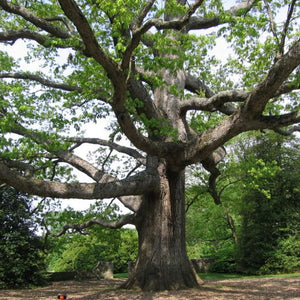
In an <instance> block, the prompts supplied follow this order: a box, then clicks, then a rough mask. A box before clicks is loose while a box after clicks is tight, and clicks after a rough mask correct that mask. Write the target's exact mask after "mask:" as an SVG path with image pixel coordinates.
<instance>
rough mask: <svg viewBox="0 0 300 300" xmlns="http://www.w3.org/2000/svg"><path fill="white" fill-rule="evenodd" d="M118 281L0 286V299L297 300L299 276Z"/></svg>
mask: <svg viewBox="0 0 300 300" xmlns="http://www.w3.org/2000/svg"><path fill="white" fill-rule="evenodd" d="M122 282H123V280H122V279H114V280H100V281H81V282H80V281H65V282H54V283H53V284H52V285H49V286H47V287H43V288H38V289H34V290H2V291H1V290H0V299H7V300H17V299H41V300H50V299H51V300H53V299H57V294H58V293H66V294H68V298H67V299H68V300H72V299H73V300H75V299H76V300H79V299H82V300H83V299H84V300H87V299H89V300H92V299H101V300H104V299H108V300H115V299H118V300H129V299H130V300H131V299H133V300H152V299H161V300H164V299H165V300H167V299H168V300H175V299H180V300H185V299H189V300H190V299H192V300H196V299H197V300H202V299H203V300H204V299H205V300H207V299H209V300H210V299H212V300H215V299H216V300H223V299H226V300H242V299H251V300H256V299H259V300H261V299H269V300H275V299H276V300H277V299H278V300H281V299H289V300H292V299H293V300H294V299H298V300H300V277H292V278H262V279H226V280H206V282H205V284H204V285H203V286H202V287H201V288H200V289H192V290H184V291H173V292H168V291H165V292H159V293H142V292H137V291H124V290H119V289H117V287H118V286H119V285H120V283H122Z"/></svg>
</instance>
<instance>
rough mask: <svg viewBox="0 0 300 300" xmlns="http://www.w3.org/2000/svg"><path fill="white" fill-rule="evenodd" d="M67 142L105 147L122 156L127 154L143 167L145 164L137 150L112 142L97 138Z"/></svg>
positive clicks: (79, 138) (75, 139)
mask: <svg viewBox="0 0 300 300" xmlns="http://www.w3.org/2000/svg"><path fill="white" fill-rule="evenodd" d="M67 141H69V142H72V143H78V144H84V143H88V144H94V145H100V146H106V147H109V148H111V149H113V150H116V151H118V152H120V153H124V154H127V155H129V156H131V157H133V158H135V159H136V160H137V161H139V162H140V163H142V164H143V165H145V164H146V159H145V157H144V156H143V155H142V154H140V153H139V152H138V151H137V150H135V149H133V148H130V147H125V146H122V145H119V144H117V143H114V142H110V141H107V140H103V139H98V138H83V137H78V138H68V139H67Z"/></svg>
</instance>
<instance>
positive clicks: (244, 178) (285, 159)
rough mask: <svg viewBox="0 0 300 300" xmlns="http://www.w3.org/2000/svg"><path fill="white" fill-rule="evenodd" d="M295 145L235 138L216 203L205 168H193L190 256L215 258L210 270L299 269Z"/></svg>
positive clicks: (268, 138) (272, 138) (272, 137)
mask: <svg viewBox="0 0 300 300" xmlns="http://www.w3.org/2000/svg"><path fill="white" fill-rule="evenodd" d="M298 144H299V142H298V139H295V141H292V140H291V139H290V138H286V137H283V136H280V135H278V134H271V133H264V134H263V135H257V134H256V135H253V134H251V135H250V134H247V135H245V134H244V135H242V136H241V137H239V138H237V139H235V141H234V142H233V143H232V144H230V146H228V148H227V149H228V152H229V153H228V159H227V160H226V162H224V163H222V166H220V168H222V175H221V176H220V177H219V178H218V181H217V184H216V194H217V197H215V198H218V199H219V201H220V204H219V205H216V204H215V203H214V201H213V199H214V198H213V197H212V195H211V194H210V190H209V188H208V187H207V184H206V182H207V179H206V178H205V176H204V177H203V174H204V172H203V170H198V169H197V168H193V170H192V174H193V175H194V180H192V183H191V187H189V188H188V189H187V207H188V208H189V209H188V213H187V243H188V249H189V250H190V251H189V254H192V255H193V256H192V257H207V256H208V257H213V258H214V259H215V263H214V264H213V265H212V266H211V270H214V271H218V272H232V271H236V270H238V271H239V272H244V273H248V274H254V273H255V274H258V273H276V272H291V271H295V270H297V269H299V241H300V238H299V217H300V209H299V201H298V199H299V188H298V182H299V172H298V170H299V163H300V160H299V146H298ZM200 175H202V177H201V176H200ZM228 215H230V216H232V220H233V221H234V223H233V224H234V228H235V234H236V239H235V238H234V237H233V235H232V230H231V224H229V223H228V222H227V221H228V219H227V216H228Z"/></svg>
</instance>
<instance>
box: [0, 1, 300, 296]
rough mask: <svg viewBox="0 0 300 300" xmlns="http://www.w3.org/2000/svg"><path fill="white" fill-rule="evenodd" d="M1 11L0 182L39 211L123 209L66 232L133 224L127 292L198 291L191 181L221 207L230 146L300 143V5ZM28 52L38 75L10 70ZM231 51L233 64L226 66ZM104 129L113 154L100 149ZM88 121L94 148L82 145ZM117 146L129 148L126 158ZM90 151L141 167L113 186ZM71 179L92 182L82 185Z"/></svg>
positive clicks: (44, 4) (23, 6) (22, 6)
mask: <svg viewBox="0 0 300 300" xmlns="http://www.w3.org/2000/svg"><path fill="white" fill-rule="evenodd" d="M0 8H1V10H0V16H1V21H0V26H1V32H0V41H1V42H2V43H4V44H5V48H2V49H4V50H3V51H1V52H0V61H1V70H0V78H1V82H0V90H1V93H0V128H1V136H0V146H1V156H0V180H1V181H2V182H3V183H5V184H8V185H11V186H14V187H15V188H16V189H18V190H20V191H23V192H26V193H30V194H35V195H39V196H43V197H57V198H74V199H104V198H112V197H116V198H118V200H119V201H120V202H121V203H123V204H124V205H125V206H126V207H127V208H128V209H130V210H131V211H132V213H131V214H128V215H125V216H124V217H122V218H120V219H118V220H116V221H113V222H108V221H103V220H102V219H101V216H99V218H94V219H92V220H90V221H89V222H87V223H85V224H81V225H74V226H71V225H70V226H65V227H64V229H63V230H62V232H65V231H67V230H68V229H70V228H74V229H76V228H77V229H80V228H84V227H86V226H90V225H93V224H100V225H103V226H107V227H110V228H118V227H121V226H123V225H125V224H134V225H135V226H136V228H137V231H138V234H139V253H138V259H137V262H136V265H135V268H134V271H133V272H132V273H131V275H130V278H129V279H128V281H127V282H126V284H125V287H128V288H131V287H140V288H142V289H143V290H164V289H180V288H185V287H195V286H198V284H199V280H198V278H197V276H196V274H195V273H194V271H193V269H192V267H191V265H190V263H189V261H188V257H187V255H186V246H185V197H184V190H185V168H186V167H187V166H189V165H191V164H202V165H203V166H204V168H205V169H207V170H208V171H209V172H211V177H210V180H209V184H210V191H211V193H212V195H213V194H214V189H215V180H216V178H217V176H218V175H219V171H218V169H217V167H216V164H217V163H218V161H220V160H221V159H222V158H223V157H224V155H225V150H224V147H223V146H224V144H225V143H226V142H227V141H229V140H230V139H231V138H233V137H234V136H236V135H238V134H239V133H241V132H244V131H250V130H263V129H264V130H266V129H270V130H276V131H280V132H281V133H291V132H293V131H295V130H297V125H296V124H297V123H298V122H299V121H300V113H299V111H298V106H297V105H298V104H297V101H298V97H299V95H298V94H297V93H298V92H297V89H299V84H300V77H299V64H300V40H299V31H298V29H299V22H298V21H299V20H298V19H299V3H298V2H297V1H295V0H290V1H277V2H275V1H274V2H273V1H267V0H265V1H256V0H248V1H242V2H238V3H234V2H232V3H231V6H230V7H224V5H223V3H222V1H220V0H211V1H210V0H208V1H203V0H196V1H185V0H165V1H154V0H144V1H137V0H122V1H121V0H116V1H106V0H76V1H75V0H33V1H27V0H24V1H23V0H22V1H13V0H12V1H7V0H0ZM20 39H21V40H24V41H26V44H27V45H28V49H29V51H28V52H27V54H26V51H24V56H26V60H25V61H26V62H27V64H31V67H32V68H31V70H32V71H30V72H29V71H26V72H25V71H24V62H23V63H22V64H21V65H20V64H19V63H18V61H17V60H15V59H13V58H12V57H11V56H12V54H13V53H14V51H16V50H14V49H15V48H14V47H17V46H18V45H19V40H20ZM226 45H228V46H230V47H231V49H232V50H231V52H230V53H231V55H230V57H229V58H228V60H226V61H225V60H224V59H222V60H218V54H217V53H220V52H226V51H227V49H226ZM216 50H219V52H216ZM66 53H68V55H66ZM214 55H215V56H214ZM222 57H223V56H222ZM37 60H40V61H41V66H40V68H41V69H39V70H38V69H37V70H34V67H35V66H36V64H33V63H32V62H33V61H37ZM27 70H28V69H27ZM106 116H109V117H110V119H111V120H112V122H113V123H112V126H111V129H113V134H112V135H111V136H110V140H104V139H103V138H102V132H103V131H101V130H102V129H101V124H102V123H101V122H100V120H101V118H104V117H106ZM91 121H94V122H95V124H94V125H93V126H94V127H95V129H96V130H98V136H96V137H89V136H84V135H83V134H80V128H81V126H82V124H84V123H88V122H91ZM72 128H76V129H77V131H78V134H76V135H73V136H71V133H72V132H73V133H74V130H73V131H72ZM120 134H121V135H122V136H124V137H126V138H127V139H128V140H129V141H130V143H131V146H124V144H123V145H121V144H118V141H117V139H116V137H118V135H120ZM86 144H93V145H98V146H99V147H107V148H108V149H111V151H113V153H115V152H119V153H122V154H126V155H127V156H128V157H130V158H133V159H135V160H136V165H135V167H134V168H133V169H132V170H131V171H130V172H129V173H128V174H127V175H126V176H123V177H118V176H117V175H116V173H110V172H109V170H108V168H107V167H105V166H106V162H107V161H108V160H109V158H111V157H112V156H111V155H108V156H109V157H103V155H102V156H101V155H100V156H99V157H102V158H103V161H99V159H98V156H97V159H95V160H93V159H91V158H90V159H86V157H84V156H79V154H78V153H80V151H78V150H79V149H80V147H81V146H83V145H86ZM127 145H128V144H127ZM101 153H102V154H103V152H101ZM95 155H96V154H95ZM129 161H130V160H129ZM68 166H70V167H72V169H77V170H79V171H80V172H82V173H84V174H86V175H87V176H88V177H89V178H90V182H89V183H85V182H78V181H76V180H73V177H72V176H71V175H70V169H68ZM75 201H76V200H75Z"/></svg>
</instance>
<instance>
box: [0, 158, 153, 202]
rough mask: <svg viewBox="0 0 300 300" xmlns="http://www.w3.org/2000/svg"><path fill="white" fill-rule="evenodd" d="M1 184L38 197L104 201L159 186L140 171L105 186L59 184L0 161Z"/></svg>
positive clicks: (104, 184) (151, 189)
mask: <svg viewBox="0 0 300 300" xmlns="http://www.w3.org/2000/svg"><path fill="white" fill-rule="evenodd" d="M0 181H2V182H4V183H7V184H9V185H11V186H13V187H15V188H16V189H17V190H20V191H22V192H25V193H28V194H34V195H37V196H41V197H57V198H64V199H67V198H76V199H103V198H112V197H120V196H128V195H141V194H143V193H145V192H147V191H153V190H155V189H157V187H158V186H159V184H158V179H157V178H156V176H154V175H152V174H148V173H147V172H141V173H139V174H137V175H134V176H132V177H129V178H126V179H123V180H116V181H113V182H107V183H61V182H53V181H43V180H39V179H35V178H28V177H25V176H22V175H20V174H19V173H17V172H16V171H13V170H10V169H9V167H8V166H7V165H6V164H5V163H4V162H3V161H0Z"/></svg>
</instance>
